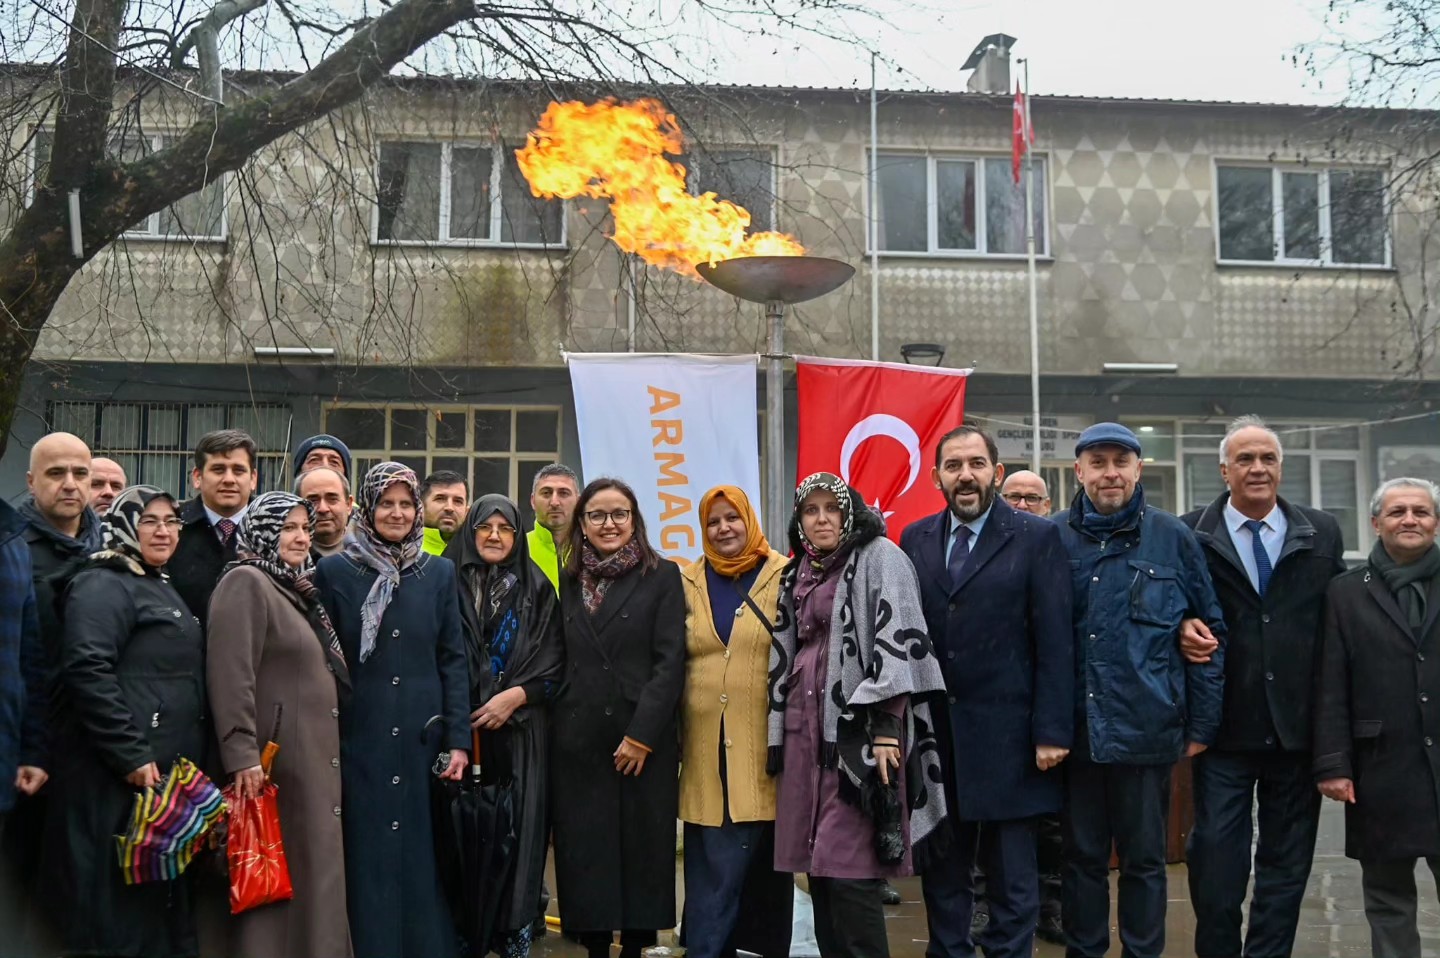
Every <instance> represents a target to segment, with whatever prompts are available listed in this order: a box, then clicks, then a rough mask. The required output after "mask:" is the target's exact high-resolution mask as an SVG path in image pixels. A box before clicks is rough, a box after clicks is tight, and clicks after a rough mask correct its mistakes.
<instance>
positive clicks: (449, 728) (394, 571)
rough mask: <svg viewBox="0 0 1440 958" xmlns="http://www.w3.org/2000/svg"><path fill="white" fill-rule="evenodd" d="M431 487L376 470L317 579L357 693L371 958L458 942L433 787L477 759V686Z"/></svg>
mask: <svg viewBox="0 0 1440 958" xmlns="http://www.w3.org/2000/svg"><path fill="white" fill-rule="evenodd" d="M418 486H419V481H418V480H417V479H416V478H415V473H414V472H413V471H412V470H411V469H410V468H409V467H407V466H405V465H402V464H401V463H398V462H382V463H380V464H378V465H376V466H374V467H373V468H371V469H370V471H369V472H367V473H366V474H365V479H364V481H363V482H362V483H361V487H360V492H359V495H358V497H357V500H358V501H357V502H356V511H355V520H354V527H355V528H354V535H353V536H352V537H351V538H350V539H349V540H347V542H346V545H345V551H344V552H342V553H341V554H340V555H336V556H329V557H327V558H325V559H322V560H320V565H319V567H318V569H317V572H316V577H315V581H316V585H317V586H318V587H319V589H320V595H321V597H322V599H323V600H324V604H325V610H326V612H327V613H328V614H329V616H330V621H331V622H332V623H334V626H335V632H336V633H337V634H338V635H339V636H340V646H341V650H342V652H343V654H344V657H345V662H346V663H347V665H348V666H349V670H350V683H351V686H352V690H351V694H350V696H349V697H348V700H347V701H346V702H344V703H342V704H341V706H340V709H339V712H338V715H339V721H340V771H341V782H342V784H343V790H344V796H345V797H344V801H343V802H342V806H343V812H344V814H343V815H340V809H338V808H337V809H335V810H333V812H334V814H337V815H340V817H341V821H342V822H343V825H344V832H345V898H346V904H347V906H348V910H349V913H350V940H351V942H352V943H353V945H354V949H355V954H356V955H357V956H358V958H371V956H373V958H447V956H453V955H454V954H455V953H456V950H457V947H458V944H459V939H458V936H457V935H456V932H455V924H454V921H453V920H452V918H451V915H450V909H449V906H448V905H447V904H446V899H445V894H444V892H443V890H442V887H441V883H440V873H439V868H438V866H437V864H436V859H435V849H434V836H433V833H432V832H431V821H430V779H431V777H432V776H433V775H435V774H437V773H438V774H440V775H441V776H442V777H444V778H448V779H452V780H455V781H459V779H460V778H461V775H462V773H463V771H464V769H465V766H466V764H467V762H468V756H467V751H468V749H469V747H470V723H469V685H470V681H469V675H468V674H467V671H466V664H465V639H464V637H463V634H462V627H461V624H460V603H459V601H458V593H457V592H456V586H455V567H454V565H452V564H451V562H450V560H449V559H445V558H442V557H440V556H432V555H428V554H426V553H425V552H423V551H422V550H421V548H420V543H421V541H422V539H423V538H424V534H425V527H424V513H423V512H422V511H421V509H420V508H419V505H420V501H419V497H418V496H417V495H416V488H417V487H418ZM432 716H439V721H438V722H435V723H434V725H435V726H438V728H437V729H431V728H429V726H430V719H431V717H432ZM437 752H439V753H440V757H439V759H437V758H436V753H437Z"/></svg>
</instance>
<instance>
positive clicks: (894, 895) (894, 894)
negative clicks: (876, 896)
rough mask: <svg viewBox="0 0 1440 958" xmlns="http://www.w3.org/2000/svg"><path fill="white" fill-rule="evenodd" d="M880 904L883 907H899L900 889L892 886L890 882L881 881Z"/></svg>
mask: <svg viewBox="0 0 1440 958" xmlns="http://www.w3.org/2000/svg"><path fill="white" fill-rule="evenodd" d="M880 904H882V905H898V904H900V889H898V888H896V887H895V886H894V885H892V884H890V883H889V882H888V881H885V880H884V879H883V878H882V879H881V880H880Z"/></svg>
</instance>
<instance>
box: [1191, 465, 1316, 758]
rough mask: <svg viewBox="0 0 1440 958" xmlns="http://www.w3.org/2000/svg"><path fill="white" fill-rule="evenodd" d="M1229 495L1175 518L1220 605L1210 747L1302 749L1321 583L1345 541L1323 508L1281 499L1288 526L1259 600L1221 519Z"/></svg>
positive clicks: (1311, 688)
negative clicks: (1220, 665) (1221, 630)
mask: <svg viewBox="0 0 1440 958" xmlns="http://www.w3.org/2000/svg"><path fill="white" fill-rule="evenodd" d="M1229 499H1230V493H1228V492H1226V493H1223V494H1222V495H1221V496H1220V498H1218V499H1216V500H1215V501H1214V502H1212V503H1210V505H1208V506H1206V507H1205V508H1204V509H1196V510H1195V511H1194V512H1191V513H1188V514H1187V515H1185V516H1183V517H1182V519H1181V521H1182V522H1184V523H1185V524H1186V525H1187V526H1189V527H1190V528H1191V529H1192V530H1194V532H1195V538H1196V539H1197V540H1199V542H1200V545H1201V546H1202V547H1203V548H1204V549H1205V560H1206V562H1207V563H1208V564H1209V566H1210V579H1211V581H1213V582H1214V583H1215V594H1216V596H1217V597H1218V598H1219V599H1220V608H1221V610H1222V611H1223V612H1224V613H1225V630H1226V639H1225V705H1224V709H1223V711H1222V713H1221V718H1220V734H1219V736H1218V737H1217V738H1216V739H1215V746H1214V747H1215V748H1217V749H1229V750H1242V749H1243V750H1265V749H1275V748H1280V749H1284V750H1286V751H1289V752H1308V751H1310V731H1311V729H1310V725H1311V708H1310V703H1311V697H1312V695H1313V692H1314V686H1315V652H1316V649H1317V648H1318V647H1319V644H1320V630H1321V625H1322V621H1321V620H1322V614H1323V612H1324V609H1325V589H1326V587H1327V586H1328V585H1329V583H1330V580H1331V579H1332V578H1334V577H1335V576H1337V575H1339V574H1340V573H1341V572H1344V571H1345V560H1344V558H1343V556H1344V554H1345V540H1344V537H1343V536H1341V534H1340V524H1339V523H1337V522H1336V521H1335V517H1334V516H1332V515H1330V513H1328V512H1321V511H1320V510H1319V509H1307V508H1306V507H1304V506H1295V505H1291V504H1290V503H1288V502H1286V501H1285V500H1284V499H1281V500H1280V510H1281V511H1282V512H1284V513H1285V519H1286V521H1287V522H1288V528H1287V529H1286V532H1285V542H1284V545H1283V546H1281V549H1280V559H1279V561H1278V562H1276V563H1275V568H1274V571H1273V572H1272V573H1271V575H1270V582H1269V584H1268V585H1267V587H1266V589H1265V595H1264V597H1263V598H1262V597H1261V595H1260V594H1259V593H1258V592H1256V591H1255V587H1254V586H1253V585H1251V584H1250V577H1249V576H1248V575H1246V574H1245V565H1244V563H1243V562H1241V560H1240V554H1239V553H1238V552H1237V551H1236V545H1235V542H1234V541H1233V540H1232V538H1231V535H1230V527H1229V524H1228V523H1227V522H1226V521H1225V503H1226V502H1228V501H1229ZM1244 548H1247V549H1248V548H1250V545H1249V544H1248V543H1246V545H1245V546H1244Z"/></svg>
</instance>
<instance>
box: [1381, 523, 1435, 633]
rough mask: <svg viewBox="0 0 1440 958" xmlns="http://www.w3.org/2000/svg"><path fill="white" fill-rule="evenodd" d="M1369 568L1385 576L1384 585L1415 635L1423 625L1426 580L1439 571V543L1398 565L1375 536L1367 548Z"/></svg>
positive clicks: (1427, 585)
mask: <svg viewBox="0 0 1440 958" xmlns="http://www.w3.org/2000/svg"><path fill="white" fill-rule="evenodd" d="M1370 568H1372V569H1374V570H1375V574H1376V575H1378V576H1379V577H1380V578H1381V579H1383V580H1385V586H1386V588H1388V589H1389V590H1390V591H1391V592H1393V593H1394V594H1395V601H1396V602H1397V603H1398V604H1399V606H1400V611H1401V612H1403V613H1404V614H1405V621H1407V622H1409V623H1410V630H1411V631H1412V632H1414V633H1415V635H1416V637H1417V638H1418V637H1419V635H1420V630H1421V629H1422V628H1424V626H1425V597H1426V593H1427V591H1428V590H1429V588H1430V580H1432V579H1434V578H1435V576H1437V575H1440V547H1436V546H1433V545H1432V546H1431V547H1430V549H1429V551H1427V552H1426V553H1425V554H1424V555H1423V556H1421V557H1420V558H1418V559H1416V560H1415V561H1414V562H1407V563H1406V564H1405V565H1401V564H1400V563H1398V562H1396V561H1395V560H1394V559H1392V558H1391V557H1390V553H1388V552H1386V551H1385V544H1384V543H1382V542H1381V541H1380V540H1379V539H1376V540H1375V547H1374V548H1373V549H1371V550H1370Z"/></svg>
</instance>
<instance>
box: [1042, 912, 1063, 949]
mask: <svg viewBox="0 0 1440 958" xmlns="http://www.w3.org/2000/svg"><path fill="white" fill-rule="evenodd" d="M1035 937H1037V938H1039V939H1040V940H1041V941H1048V942H1050V944H1052V945H1063V944H1065V929H1064V928H1062V927H1061V925H1060V916H1059V915H1056V914H1054V913H1053V912H1052V913H1050V914H1041V916H1040V920H1039V921H1037V922H1036V923H1035Z"/></svg>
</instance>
